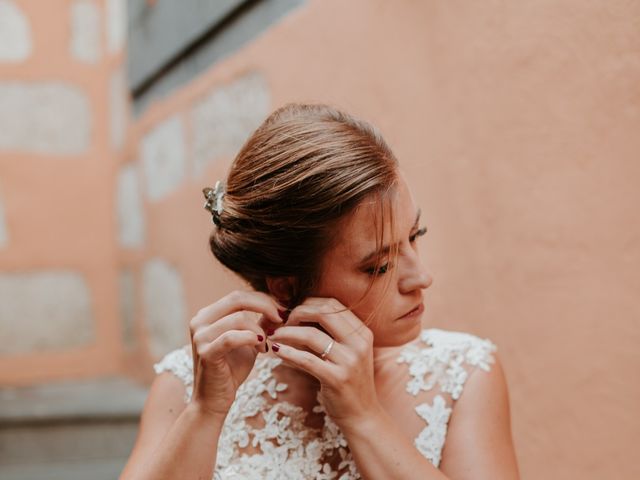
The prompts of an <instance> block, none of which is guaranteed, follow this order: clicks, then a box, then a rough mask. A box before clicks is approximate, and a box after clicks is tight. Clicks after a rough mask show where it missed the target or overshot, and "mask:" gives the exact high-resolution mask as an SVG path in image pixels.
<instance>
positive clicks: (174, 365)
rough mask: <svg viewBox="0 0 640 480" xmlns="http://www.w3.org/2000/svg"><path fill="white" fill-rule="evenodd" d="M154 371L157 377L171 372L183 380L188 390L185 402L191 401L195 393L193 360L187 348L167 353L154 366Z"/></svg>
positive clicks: (185, 394)
mask: <svg viewBox="0 0 640 480" xmlns="http://www.w3.org/2000/svg"><path fill="white" fill-rule="evenodd" d="M153 370H154V371H155V372H156V374H157V375H160V374H161V373H162V372H171V373H173V374H174V375H175V376H176V377H178V378H179V379H180V380H182V383H184V386H185V389H186V391H185V393H184V401H185V402H189V401H191V395H192V392H193V360H191V355H190V354H189V353H187V347H183V348H179V349H177V350H174V351H173V352H169V353H167V354H166V355H165V356H164V358H163V359H162V360H160V361H159V362H158V363H156V364H155V365H154V366H153Z"/></svg>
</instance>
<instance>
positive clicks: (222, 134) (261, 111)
mask: <svg viewBox="0 0 640 480" xmlns="http://www.w3.org/2000/svg"><path fill="white" fill-rule="evenodd" d="M269 108H270V95H269V88H268V85H267V82H266V80H265V78H264V76H263V75H262V74H260V73H251V74H248V75H245V76H244V77H241V78H239V79H237V80H236V81H235V82H233V83H231V84H229V85H227V86H225V87H222V88H216V89H214V90H213V91H211V92H210V93H209V94H208V95H207V96H206V97H205V98H203V99H201V100H198V101H197V102H196V105H195V106H194V107H193V110H192V124H193V168H194V175H195V177H200V176H201V175H202V173H203V171H204V169H205V168H206V167H207V165H208V164H209V163H211V162H213V161H215V160H216V159H217V158H220V157H224V156H234V155H235V154H236V153H237V152H238V150H239V149H240V147H241V146H242V145H243V144H244V142H245V141H246V140H247V138H248V137H249V135H250V134H251V133H253V131H254V130H255V129H256V128H257V127H258V126H259V125H260V123H261V122H262V121H263V120H264V119H265V118H266V117H267V115H268V113H269Z"/></svg>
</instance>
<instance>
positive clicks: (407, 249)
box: [313, 175, 433, 347]
mask: <svg viewBox="0 0 640 480" xmlns="http://www.w3.org/2000/svg"><path fill="white" fill-rule="evenodd" d="M392 208H393V218H394V221H395V226H396V234H395V238H396V241H397V242H398V256H397V258H396V259H395V260H394V259H393V258H391V254H385V255H383V257H382V261H381V262H380V267H379V269H378V272H377V273H376V272H375V271H374V268H375V264H376V252H377V250H376V236H377V235H378V236H379V233H378V232H379V223H380V222H379V217H380V212H379V209H380V204H379V203H378V202H377V201H375V200H364V201H363V202H362V203H361V204H360V205H359V206H358V207H357V208H356V210H355V211H354V212H353V213H352V214H351V215H349V217H348V218H345V219H344V220H343V221H342V222H341V224H340V227H339V229H340V230H339V232H338V238H337V241H336V244H335V246H334V247H333V248H332V249H331V250H329V251H328V252H327V254H326V255H325V257H324V258H323V264H322V268H321V279H320V284H319V285H318V288H317V289H316V290H315V291H314V293H313V296H316V297H333V298H336V299H337V300H339V301H340V302H341V303H342V304H343V305H345V306H353V308H352V311H353V313H354V314H355V315H356V316H357V317H358V318H360V319H361V320H363V321H365V322H366V323H367V325H368V326H369V328H370V329H371V331H372V332H373V334H374V344H375V346H378V347H382V346H392V345H401V344H403V343H406V342H408V341H410V340H413V339H414V338H415V337H416V336H417V335H418V334H419V333H420V330H421V329H422V322H421V320H422V311H423V309H424V307H423V303H422V302H423V294H422V291H423V290H424V289H426V288H428V287H429V286H430V285H431V283H432V282H433V278H432V277H431V276H430V275H429V274H428V273H427V271H426V270H425V268H424V266H423V265H422V263H421V262H420V256H419V253H418V242H419V241H420V240H419V238H420V237H421V236H422V235H423V234H424V232H425V229H424V228H422V226H421V225H420V218H419V217H420V211H419V209H418V208H417V207H416V205H415V203H414V200H413V197H412V195H411V191H410V190H409V186H408V185H407V183H406V181H405V180H404V178H403V177H402V175H400V178H399V181H398V184H397V187H396V192H395V197H394V200H393V201H392ZM386 217H388V215H386ZM385 222H388V218H387V219H385ZM392 237H393V235H392V232H391V225H390V224H389V223H386V224H385V229H384V238H383V242H382V248H383V249H387V250H388V247H390V246H391V243H392V241H393V238H392ZM372 278H373V279H374V280H373V286H372V288H371V290H370V291H369V292H368V293H367V295H366V296H365V297H364V299H362V295H363V294H364V292H365V291H366V290H367V287H368V285H369V282H370V281H371V279H372ZM387 282H389V284H388V287H387V291H386V293H385V292H384V288H385V284H386V283H387ZM361 299H362V300H361ZM407 314H408V315H407ZM367 319H369V320H368V321H367Z"/></svg>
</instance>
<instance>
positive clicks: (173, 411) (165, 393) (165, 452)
mask: <svg viewBox="0 0 640 480" xmlns="http://www.w3.org/2000/svg"><path fill="white" fill-rule="evenodd" d="M223 423H224V417H221V416H216V415H213V414H211V413H208V412H206V411H204V410H202V409H199V408H198V406H197V405H196V404H193V403H190V404H185V403H184V385H183V384H182V382H181V381H180V380H179V379H178V378H177V377H174V376H172V375H171V374H170V373H163V374H161V375H159V376H158V377H157V378H156V380H155V381H154V383H153V385H152V387H151V390H150V392H149V397H148V398H147V401H146V403H145V407H144V410H143V412H142V418H141V422H140V429H139V432H138V438H137V440H136V444H135V447H134V449H133V451H132V453H131V456H130V457H129V461H128V462H127V465H126V466H125V469H124V470H123V472H122V474H121V476H120V480H146V479H154V480H163V479H175V478H189V479H201V478H202V479H207V480H209V479H210V478H211V476H212V475H213V469H214V466H215V465H214V464H215V460H216V455H217V449H218V437H219V436H220V432H221V430H222V425H223Z"/></svg>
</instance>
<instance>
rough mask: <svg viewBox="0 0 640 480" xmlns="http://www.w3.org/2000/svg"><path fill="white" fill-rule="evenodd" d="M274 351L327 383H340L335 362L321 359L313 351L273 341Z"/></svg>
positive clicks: (333, 384)
mask: <svg viewBox="0 0 640 480" xmlns="http://www.w3.org/2000/svg"><path fill="white" fill-rule="evenodd" d="M271 349H272V350H273V352H274V353H275V354H276V355H277V356H278V357H279V358H281V359H282V360H284V361H285V362H286V363H288V364H289V365H292V366H294V367H297V368H299V369H301V370H304V371H305V372H307V373H308V374H309V375H312V376H314V377H315V378H317V379H318V380H319V381H320V382H321V383H324V384H325V385H330V386H335V385H337V384H338V383H339V378H338V375H337V373H338V371H339V370H338V368H337V367H336V365H335V364H333V363H331V362H327V361H325V360H321V359H320V358H319V357H317V356H315V355H314V354H313V353H309V352H305V351H303V350H298V349H297V348H294V347H292V346H290V345H284V344H282V343H273V344H272V345H271Z"/></svg>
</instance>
